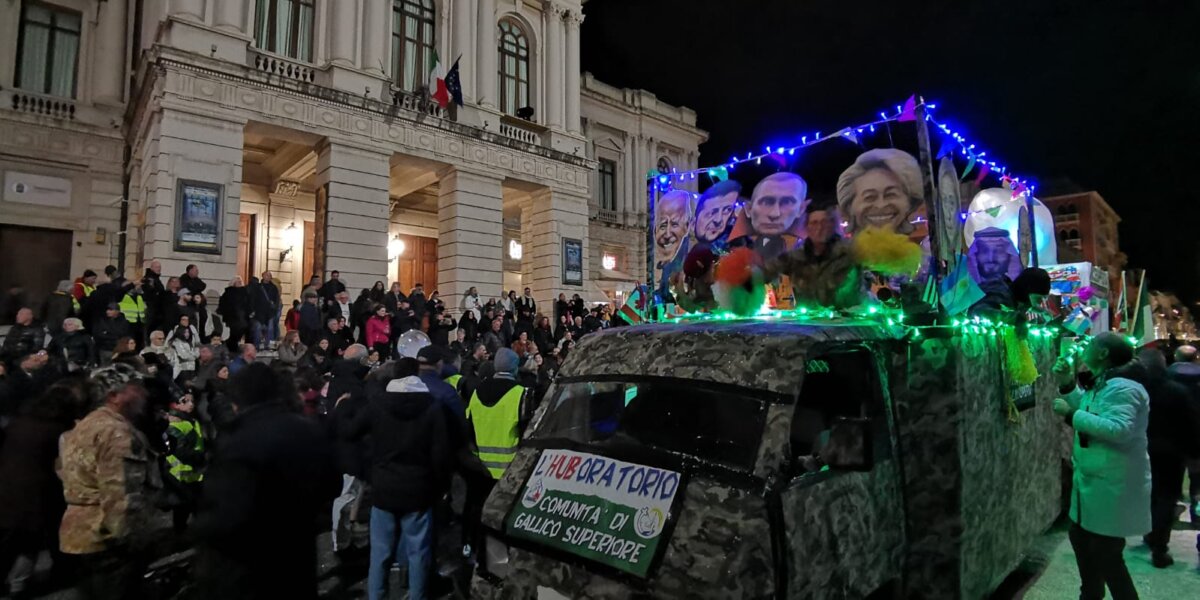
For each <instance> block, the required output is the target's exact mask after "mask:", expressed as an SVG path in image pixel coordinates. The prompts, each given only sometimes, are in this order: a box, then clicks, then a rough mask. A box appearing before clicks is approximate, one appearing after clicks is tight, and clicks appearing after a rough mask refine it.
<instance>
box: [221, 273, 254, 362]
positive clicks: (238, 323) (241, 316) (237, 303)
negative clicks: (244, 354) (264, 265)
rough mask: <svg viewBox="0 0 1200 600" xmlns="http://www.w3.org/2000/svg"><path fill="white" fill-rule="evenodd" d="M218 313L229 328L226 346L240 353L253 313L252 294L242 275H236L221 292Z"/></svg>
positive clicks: (232, 351)
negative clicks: (249, 292)
mask: <svg viewBox="0 0 1200 600" xmlns="http://www.w3.org/2000/svg"><path fill="white" fill-rule="evenodd" d="M217 314H219V315H221V318H222V319H224V320H225V326H226V327H228V328H229V337H227V338H225V346H226V347H227V348H229V352H230V353H232V354H236V353H238V352H239V348H238V346H239V345H240V344H241V343H242V338H243V337H245V335H246V334H247V333H248V332H249V328H250V314H251V308H250V294H248V293H247V292H246V286H245V285H243V284H242V278H241V277H234V278H233V281H230V282H229V287H227V288H225V291H224V292H222V293H221V300H220V302H218V303H217Z"/></svg>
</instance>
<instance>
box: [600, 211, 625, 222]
mask: <svg viewBox="0 0 1200 600" xmlns="http://www.w3.org/2000/svg"><path fill="white" fill-rule="evenodd" d="M596 219H597V220H599V221H603V222H605V223H620V222H621V213H619V212H617V211H615V210H608V209H607V208H601V209H597V210H596Z"/></svg>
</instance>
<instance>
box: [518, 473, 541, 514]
mask: <svg viewBox="0 0 1200 600" xmlns="http://www.w3.org/2000/svg"><path fill="white" fill-rule="evenodd" d="M545 494H546V485H545V484H544V483H542V480H541V479H538V480H537V481H535V482H533V485H530V486H529V489H528V490H525V495H524V496H522V497H521V505H522V506H524V507H525V508H533V507H535V506H537V503H538V502H541V501H542V496H544V495H545Z"/></svg>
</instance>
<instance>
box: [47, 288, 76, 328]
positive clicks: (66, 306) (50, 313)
mask: <svg viewBox="0 0 1200 600" xmlns="http://www.w3.org/2000/svg"><path fill="white" fill-rule="evenodd" d="M74 301H75V299H74V298H72V297H71V282H70V280H67V279H64V280H62V281H60V282H58V289H57V290H55V291H53V292H51V293H50V295H49V296H46V303H45V304H44V305H42V323H45V325H46V329H47V330H48V331H49V332H50V335H52V336H53V335H58V334H59V333H62V327H63V320H65V319H67V318H68V317H73V316H75V307H74V305H73V302H74Z"/></svg>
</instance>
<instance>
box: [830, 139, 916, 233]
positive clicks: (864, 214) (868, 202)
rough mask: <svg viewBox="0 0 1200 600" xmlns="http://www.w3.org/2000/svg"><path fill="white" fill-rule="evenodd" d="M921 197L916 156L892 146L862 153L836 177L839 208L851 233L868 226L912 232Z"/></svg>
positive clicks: (898, 231) (899, 231)
mask: <svg viewBox="0 0 1200 600" xmlns="http://www.w3.org/2000/svg"><path fill="white" fill-rule="evenodd" d="M923 196H924V185H923V183H922V179H921V167H920V165H919V164H918V163H917V159H915V158H913V157H912V155H910V154H908V153H906V152H904V151H902V150H896V149H895V148H877V149H875V150H868V151H866V152H864V153H862V154H861V155H859V157H858V158H857V159H855V161H854V164H852V165H850V167H849V168H848V169H846V170H845V171H843V172H842V175H841V176H840V177H839V178H838V184H837V198H838V208H840V209H841V212H842V214H843V215H844V216H845V217H846V220H847V221H848V222H849V226H848V228H847V231H848V232H850V233H853V232H856V231H860V230H862V229H866V228H868V227H878V228H880V229H884V230H888V231H895V232H897V233H911V232H912V230H913V225H912V220H913V215H914V214H915V213H916V212H917V210H918V209H919V208H920V207H921V205H922V204H923V202H922V200H923Z"/></svg>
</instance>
